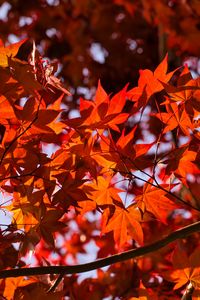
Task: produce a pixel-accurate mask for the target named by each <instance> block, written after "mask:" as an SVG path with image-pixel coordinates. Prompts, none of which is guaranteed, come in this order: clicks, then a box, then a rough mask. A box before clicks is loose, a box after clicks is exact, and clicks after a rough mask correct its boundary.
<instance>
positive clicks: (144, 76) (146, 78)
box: [127, 55, 176, 107]
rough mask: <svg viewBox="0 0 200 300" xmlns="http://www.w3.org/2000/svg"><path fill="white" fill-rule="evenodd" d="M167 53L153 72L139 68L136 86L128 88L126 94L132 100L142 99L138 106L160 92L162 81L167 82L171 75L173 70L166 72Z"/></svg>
mask: <svg viewBox="0 0 200 300" xmlns="http://www.w3.org/2000/svg"><path fill="white" fill-rule="evenodd" d="M167 61H168V55H166V56H165V57H164V59H163V61H162V62H161V63H160V64H159V65H158V67H157V68H156V69H155V71H154V72H152V71H150V70H148V69H146V70H140V77H139V81H138V86H137V87H134V88H133V89H131V90H129V91H128V93H127V96H128V97H129V98H130V99H131V100H132V101H136V102H137V101H138V100H140V99H141V98H142V99H143V101H142V102H141V103H138V105H139V107H141V105H142V104H144V105H145V104H146V103H147V101H148V100H149V98H150V97H151V96H152V95H153V94H154V93H157V92H160V91H162V90H163V89H164V87H163V85H162V83H161V81H162V82H165V83H167V82H168V81H169V80H170V79H171V77H172V76H173V74H174V72H175V71H176V70H174V71H172V72H170V73H167V68H168V62H167Z"/></svg>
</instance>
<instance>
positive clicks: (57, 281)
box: [47, 273, 65, 293]
mask: <svg viewBox="0 0 200 300" xmlns="http://www.w3.org/2000/svg"><path fill="white" fill-rule="evenodd" d="M64 276H65V273H61V274H60V275H59V276H58V278H57V279H56V280H55V281H54V283H53V284H52V286H51V287H50V288H49V289H48V291H47V293H51V292H54V291H55V289H56V288H57V287H58V285H59V284H60V282H61V281H62V279H63V277H64Z"/></svg>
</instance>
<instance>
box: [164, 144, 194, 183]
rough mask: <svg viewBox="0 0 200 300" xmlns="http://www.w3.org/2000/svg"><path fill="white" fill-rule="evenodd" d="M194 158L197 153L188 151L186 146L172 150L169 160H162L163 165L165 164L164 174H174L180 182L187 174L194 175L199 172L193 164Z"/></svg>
mask: <svg viewBox="0 0 200 300" xmlns="http://www.w3.org/2000/svg"><path fill="white" fill-rule="evenodd" d="M196 157H197V153H196V152H195V151H192V150H190V149H189V147H188V144H185V145H182V146H181V147H179V148H178V149H174V150H172V151H171V152H170V154H169V158H168V159H164V160H163V163H165V164H167V167H166V170H165V173H166V174H171V173H174V174H175V175H176V176H177V177H179V178H180V179H181V180H185V178H186V175H187V174H196V173H198V172H199V171H198V168H197V166H196V165H195V163H194V161H195V159H196Z"/></svg>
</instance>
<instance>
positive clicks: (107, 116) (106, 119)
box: [66, 81, 129, 131]
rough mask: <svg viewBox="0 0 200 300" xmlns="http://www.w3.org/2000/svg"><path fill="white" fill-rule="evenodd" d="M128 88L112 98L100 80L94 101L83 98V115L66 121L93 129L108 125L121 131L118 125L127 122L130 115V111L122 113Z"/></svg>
mask: <svg viewBox="0 0 200 300" xmlns="http://www.w3.org/2000/svg"><path fill="white" fill-rule="evenodd" d="M126 89H127V86H126V87H125V88H124V89H123V90H122V91H121V92H119V93H118V94H116V95H115V96H114V97H113V98H112V99H111V100H110V99H109V97H108V95H107V94H106V92H105V91H104V89H103V88H102V86H101V83H100V81H99V84H98V88H97V91H96V96H95V98H94V101H88V100H84V99H81V100H80V114H81V117H79V118H74V119H72V120H69V121H66V123H67V125H69V126H70V127H73V128H79V129H88V128H89V129H91V130H94V129H97V128H98V129H104V128H107V127H108V128H111V129H113V130H116V131H119V129H118V126H117V125H118V124H121V123H123V122H125V121H126V120H127V119H128V117H129V114H128V113H122V109H123V107H124V105H125V101H126ZM116 103H117V105H116Z"/></svg>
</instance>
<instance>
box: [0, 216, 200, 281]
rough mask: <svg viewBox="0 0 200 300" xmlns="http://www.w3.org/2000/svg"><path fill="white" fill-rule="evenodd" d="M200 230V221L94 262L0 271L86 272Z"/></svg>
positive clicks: (3, 274) (19, 273)
mask: <svg viewBox="0 0 200 300" xmlns="http://www.w3.org/2000/svg"><path fill="white" fill-rule="evenodd" d="M198 231H200V221H199V222H196V223H193V224H191V225H188V226H185V227H183V228H180V229H178V230H176V231H174V232H172V233H171V234H169V235H168V236H166V237H165V238H163V239H161V240H159V241H157V242H155V243H152V244H150V245H147V246H144V247H140V248H137V249H133V250H129V251H126V252H123V253H120V254H115V255H112V256H109V257H106V258H102V259H98V260H96V261H94V262H89V263H86V264H80V265H75V266H45V267H34V268H21V269H10V270H3V271H0V278H8V277H19V276H32V275H43V274H65V275H66V274H75V273H84V272H88V271H92V270H95V269H99V268H102V267H105V266H109V265H111V264H114V263H117V262H122V261H125V260H128V259H131V258H136V257H140V256H144V255H146V254H148V253H151V252H153V251H156V250H159V249H161V248H163V247H164V246H166V245H168V244H170V243H172V242H174V241H176V240H178V239H182V238H185V237H186V236H188V235H190V234H192V233H194V232H198Z"/></svg>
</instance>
